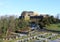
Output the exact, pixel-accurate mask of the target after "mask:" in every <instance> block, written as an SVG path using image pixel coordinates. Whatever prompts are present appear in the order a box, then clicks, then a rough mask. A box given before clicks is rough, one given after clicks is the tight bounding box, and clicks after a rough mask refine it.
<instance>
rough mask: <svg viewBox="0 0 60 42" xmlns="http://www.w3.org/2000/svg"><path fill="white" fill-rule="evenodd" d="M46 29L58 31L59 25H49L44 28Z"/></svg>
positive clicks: (59, 29)
mask: <svg viewBox="0 0 60 42" xmlns="http://www.w3.org/2000/svg"><path fill="white" fill-rule="evenodd" d="M46 29H48V30H55V31H60V23H59V24H50V25H49V26H46Z"/></svg>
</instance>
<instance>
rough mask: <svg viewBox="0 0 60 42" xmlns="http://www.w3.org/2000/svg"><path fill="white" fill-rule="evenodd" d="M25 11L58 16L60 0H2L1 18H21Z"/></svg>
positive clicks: (0, 5) (0, 2)
mask: <svg viewBox="0 0 60 42" xmlns="http://www.w3.org/2000/svg"><path fill="white" fill-rule="evenodd" d="M25 10H26V11H36V12H39V13H40V14H42V13H45V14H50V15H57V14H58V13H60V0H0V16H1V15H18V16H19V15H20V14H21V12H22V11H25Z"/></svg>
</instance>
